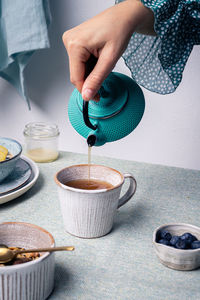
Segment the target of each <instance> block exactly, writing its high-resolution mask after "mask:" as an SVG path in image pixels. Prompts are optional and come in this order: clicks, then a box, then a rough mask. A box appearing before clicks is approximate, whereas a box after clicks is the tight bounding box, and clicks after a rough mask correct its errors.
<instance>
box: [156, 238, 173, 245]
mask: <svg viewBox="0 0 200 300" xmlns="http://www.w3.org/2000/svg"><path fill="white" fill-rule="evenodd" d="M158 243H159V244H162V245H166V246H170V244H169V241H168V240H165V239H161V240H159V241H158Z"/></svg>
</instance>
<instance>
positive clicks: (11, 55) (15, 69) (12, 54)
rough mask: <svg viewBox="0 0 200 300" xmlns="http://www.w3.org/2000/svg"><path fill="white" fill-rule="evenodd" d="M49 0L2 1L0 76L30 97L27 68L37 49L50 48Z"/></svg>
mask: <svg viewBox="0 0 200 300" xmlns="http://www.w3.org/2000/svg"><path fill="white" fill-rule="evenodd" d="M49 23H50V10H49V4H48V0H0V76H1V77H3V78H4V79H6V80H7V81H8V82H10V83H11V84H13V85H14V86H15V87H16V88H17V90H18V91H19V93H20V94H21V95H22V96H23V97H24V98H25V99H26V101H27V103H28V106H29V108H30V103H29V99H28V96H27V93H26V88H25V83H24V68H25V67H26V65H27V63H28V61H29V60H30V57H31V55H32V54H33V53H34V51H35V50H37V49H43V48H47V47H49V38H48V30H47V29H48V25H49Z"/></svg>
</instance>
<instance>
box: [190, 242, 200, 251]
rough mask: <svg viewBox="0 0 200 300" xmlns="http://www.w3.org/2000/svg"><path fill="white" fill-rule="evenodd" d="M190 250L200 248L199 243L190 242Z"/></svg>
mask: <svg viewBox="0 0 200 300" xmlns="http://www.w3.org/2000/svg"><path fill="white" fill-rule="evenodd" d="M191 248H192V249H198V248H200V241H194V242H192V244H191Z"/></svg>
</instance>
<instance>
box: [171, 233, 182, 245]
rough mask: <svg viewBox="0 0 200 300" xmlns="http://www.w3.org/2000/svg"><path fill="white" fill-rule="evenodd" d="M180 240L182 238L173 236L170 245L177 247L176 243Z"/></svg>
mask: <svg viewBox="0 0 200 300" xmlns="http://www.w3.org/2000/svg"><path fill="white" fill-rule="evenodd" d="M179 239H180V237H179V236H178V235H174V236H172V238H171V240H170V245H171V246H173V247H175V245H176V243H177V242H178V240H179Z"/></svg>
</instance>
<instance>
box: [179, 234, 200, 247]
mask: <svg viewBox="0 0 200 300" xmlns="http://www.w3.org/2000/svg"><path fill="white" fill-rule="evenodd" d="M181 239H182V240H184V241H186V242H187V243H188V246H189V247H190V246H191V244H192V242H194V241H196V240H197V238H196V236H194V235H193V234H191V233H189V232H186V233H184V234H183V235H181Z"/></svg>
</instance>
